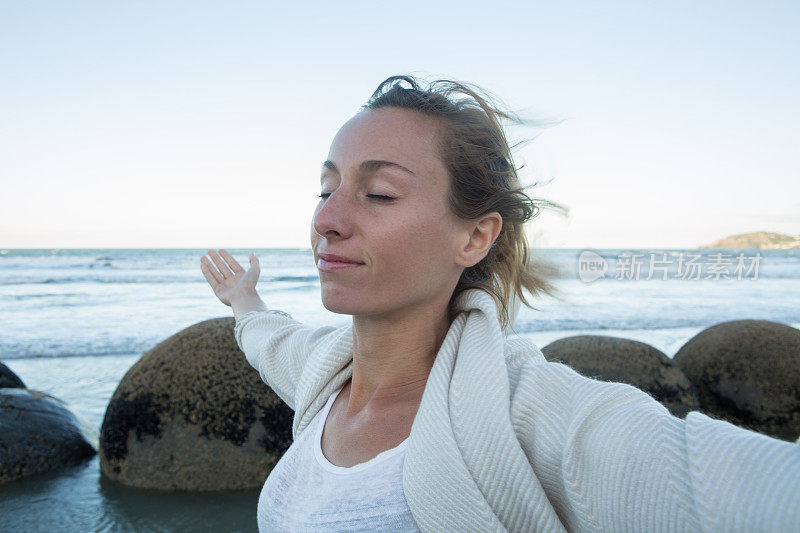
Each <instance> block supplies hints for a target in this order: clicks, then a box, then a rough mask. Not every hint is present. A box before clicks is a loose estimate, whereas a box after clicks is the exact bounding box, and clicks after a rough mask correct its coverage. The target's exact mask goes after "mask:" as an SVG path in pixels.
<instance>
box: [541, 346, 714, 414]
mask: <svg viewBox="0 0 800 533" xmlns="http://www.w3.org/2000/svg"><path fill="white" fill-rule="evenodd" d="M542 353H543V354H544V356H545V358H546V359H547V360H548V361H557V362H560V363H564V364H566V365H567V366H569V367H571V368H572V369H573V370H575V371H576V372H578V373H579V374H582V375H584V376H587V377H591V378H595V379H599V380H602V381H614V382H619V383H627V384H629V385H633V386H634V387H637V388H639V389H641V390H643V391H645V392H646V393H648V394H650V395H651V396H652V397H653V398H655V399H656V400H658V401H659V402H661V403H662V404H663V405H664V407H666V408H667V409H669V411H670V412H671V413H672V414H673V415H675V416H678V417H680V418H683V417H684V416H686V413H688V412H689V411H693V410H697V409H699V407H700V404H699V402H698V399H697V394H696V393H695V390H694V387H692V384H691V382H690V381H689V380H688V379H687V378H686V376H684V375H683V373H682V372H681V370H680V369H679V368H678V367H677V366H676V365H675V363H673V362H672V360H670V358H669V357H667V356H666V354H664V352H662V351H660V350H658V349H656V348H654V347H652V346H650V345H649V344H645V343H643V342H639V341H635V340H631V339H623V338H619V337H609V336H604V335H576V336H573V337H566V338H564V339H559V340H557V341H554V342H551V343H550V344H548V345H547V346H545V347H544V348H542Z"/></svg>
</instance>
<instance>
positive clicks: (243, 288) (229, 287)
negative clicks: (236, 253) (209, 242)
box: [200, 250, 261, 306]
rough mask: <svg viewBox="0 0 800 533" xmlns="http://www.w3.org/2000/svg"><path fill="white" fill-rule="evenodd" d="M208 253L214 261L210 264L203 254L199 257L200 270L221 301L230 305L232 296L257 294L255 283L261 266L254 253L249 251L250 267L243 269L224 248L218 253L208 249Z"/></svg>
mask: <svg viewBox="0 0 800 533" xmlns="http://www.w3.org/2000/svg"><path fill="white" fill-rule="evenodd" d="M208 255H209V256H210V257H211V260H212V261H214V263H213V264H212V262H211V261H209V259H208V258H207V257H206V256H205V255H204V256H202V257H201V258H200V270H202V271H203V275H204V276H205V277H206V281H208V284H209V285H211V288H212V289H213V290H214V294H215V295H216V296H217V298H219V300H220V301H221V302H222V303H224V304H225V305H227V306H230V305H231V300H232V299H233V298H236V297H239V296H248V295H256V296H257V295H258V293H257V292H256V283H257V282H258V276H259V275H260V274H261V267H260V266H259V264H258V258H257V257H256V254H255V253H253V252H250V268H248V269H247V270H245V269H243V268H242V267H241V265H239V263H237V262H236V259H234V258H233V257H232V256H231V254H229V253H228V252H227V251H226V250H220V251H219V254H217V252H215V251H214V250H209V251H208ZM220 255H221V256H222V257H220ZM223 259H224V260H223ZM215 265H216V266H215Z"/></svg>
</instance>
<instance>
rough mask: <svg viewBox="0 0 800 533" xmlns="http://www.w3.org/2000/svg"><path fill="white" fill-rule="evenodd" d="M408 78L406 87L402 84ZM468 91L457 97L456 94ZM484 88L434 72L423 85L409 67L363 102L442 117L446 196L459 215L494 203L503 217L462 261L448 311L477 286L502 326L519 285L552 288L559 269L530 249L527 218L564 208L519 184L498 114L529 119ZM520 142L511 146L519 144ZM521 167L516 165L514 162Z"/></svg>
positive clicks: (518, 296) (470, 215) (535, 291)
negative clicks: (467, 263)
mask: <svg viewBox="0 0 800 533" xmlns="http://www.w3.org/2000/svg"><path fill="white" fill-rule="evenodd" d="M401 82H406V83H408V84H409V85H410V88H405V87H402V86H401V85H400V83H401ZM459 96H461V97H466V98H460V99H456V98H454V97H459ZM496 100H497V99H496V97H492V96H491V95H489V93H488V92H487V91H485V90H482V89H480V88H479V87H477V86H475V85H473V84H470V83H466V82H457V81H452V80H435V81H433V82H431V83H430V84H429V85H428V87H427V88H426V89H422V88H421V87H420V85H419V83H418V81H417V79H416V78H415V77H413V76H410V75H398V76H391V77H389V78H387V79H386V80H384V81H383V82H381V83H380V85H379V86H378V88H377V89H376V90H375V92H374V93H373V94H372V96H371V97H370V99H369V100H368V102H367V103H366V104H364V105H363V106H362V108H363V109H378V108H381V107H399V108H403V109H412V110H416V111H419V112H422V113H425V114H427V115H429V116H434V117H438V118H439V119H440V123H441V125H442V131H441V134H440V145H441V146H440V153H441V154H442V160H443V161H444V163H445V165H446V167H447V169H448V173H449V175H450V178H451V179H450V187H449V191H448V204H449V206H450V209H451V211H452V212H453V213H454V214H455V215H456V216H458V217H460V218H462V219H465V220H475V219H477V218H479V217H481V216H483V215H485V214H486V213H490V212H493V211H497V212H498V213H499V214H500V216H501V217H502V219H503V225H502V228H501V230H500V234H499V235H498V236H497V239H495V241H494V243H492V246H491V248H490V249H489V252H488V253H487V255H486V257H484V258H483V259H482V260H481V261H479V262H478V263H477V264H475V265H473V266H471V267H469V268H465V269H464V271H463V272H462V274H461V277H460V278H459V280H458V284H457V285H456V288H455V290H454V291H453V295H452V296H451V298H450V304H449V305H448V311H447V312H448V318H449V319H450V320H451V321H452V319H453V318H455V316H456V315H457V314H458V311H457V310H456V309H455V307H454V305H453V303H454V300H455V298H456V297H457V296H458V294H459V293H461V292H463V291H465V290H467V289H470V288H475V289H479V290H482V291H485V292H487V293H488V294H489V295H491V296H492V297H493V298H494V300H495V302H496V304H497V308H498V316H499V319H500V324H501V327H502V329H504V330H507V329H510V328H511V326H512V325H513V321H514V315H515V313H516V308H518V306H519V304H518V302H517V300H521V301H522V303H524V304H525V305H526V306H527V307H529V308H531V309H536V310H538V309H537V308H536V307H534V306H533V305H531V304H530V303H529V302H528V300H526V298H525V295H524V294H523V289H527V290H528V291H529V292H530V293H531V294H532V295H533V296H534V297H536V296H539V295H542V294H548V295H551V296H555V297H558V296H557V293H558V290H557V289H556V287H555V285H554V284H553V282H552V281H551V280H552V279H553V278H554V277H556V276H558V275H559V274H560V271H559V270H558V268H557V267H556V265H555V264H553V263H550V262H547V261H545V260H542V259H541V258H536V257H534V255H533V253H532V252H531V250H530V248H529V245H528V240H527V238H526V235H525V231H524V226H525V224H526V223H527V222H528V221H530V220H533V219H534V218H536V217H537V216H538V215H539V214H540V212H541V211H542V210H543V209H554V210H556V211H558V212H559V213H561V214H567V213H568V211H569V210H568V208H566V207H564V206H562V205H560V204H557V203H554V202H550V201H548V200H542V199H538V198H530V197H529V196H528V195H527V194H526V193H525V192H524V191H525V189H527V188H530V187H535V186H537V185H539V183H538V182H534V183H533V184H531V185H528V186H525V187H521V186H520V181H519V176H518V174H517V171H518V170H519V169H517V168H516V167H515V165H514V160H513V156H512V148H511V147H510V146H509V144H508V141H507V139H506V134H505V131H504V129H503V126H502V124H501V122H500V121H501V119H507V120H511V121H513V122H515V123H518V124H527V123H529V122H530V121H527V120H524V119H522V118H520V117H519V116H518V115H516V114H514V113H512V112H511V111H504V110H502V109H501V107H500V106H499V105H497V104H496V103H495V101H496ZM519 144H522V143H518V144H517V145H515V148H516V147H517V146H519ZM520 168H521V167H520Z"/></svg>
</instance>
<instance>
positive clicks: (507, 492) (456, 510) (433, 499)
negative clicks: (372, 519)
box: [292, 289, 564, 531]
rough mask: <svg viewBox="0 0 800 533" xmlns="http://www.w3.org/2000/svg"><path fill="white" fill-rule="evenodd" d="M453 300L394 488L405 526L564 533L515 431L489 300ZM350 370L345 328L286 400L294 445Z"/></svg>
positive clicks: (475, 294) (476, 294) (470, 294)
mask: <svg viewBox="0 0 800 533" xmlns="http://www.w3.org/2000/svg"><path fill="white" fill-rule="evenodd" d="M455 303H456V306H457V307H456V308H457V309H458V310H460V311H464V312H462V313H459V314H458V315H457V316H456V317H455V319H454V320H453V322H452V323H451V325H450V329H449V330H448V332H447V335H446V336H445V339H444V341H443V343H442V346H441V347H440V349H439V352H438V353H437V355H436V359H435V360H434V364H433V367H432V368H431V372H430V374H429V376H428V381H427V383H426V385H425V390H424V392H423V395H422V400H421V401H420V405H419V409H418V411H417V414H416V416H415V418H414V422H413V424H412V426H411V433H410V435H409V439H408V445H407V448H406V457H405V462H404V466H403V489H404V493H405V497H406V501H407V502H408V505H409V507H410V509H411V512H412V514H413V516H414V519H415V520H416V522H417V524H418V525H419V527H420V529H422V530H423V531H436V530H439V531H440V530H442V529H446V530H448V531H476V530H477V531H504V530H505V527H504V525H503V524H515V527H516V526H519V525H521V526H522V527H520V529H521V530H524V531H545V530H546V531H563V530H564V529H563V526H562V524H561V522H560V521H559V520H558V516H557V515H556V513H555V510H554V509H553V507H552V505H551V504H550V502H549V500H548V499H547V496H546V494H545V492H544V490H543V488H542V486H541V484H540V482H539V480H538V478H537V477H536V475H535V473H534V471H533V467H532V466H531V462H530V461H529V460H528V458H527V456H526V455H525V452H524V450H523V449H522V447H521V445H520V443H519V441H518V440H517V437H516V434H515V432H514V426H513V423H512V420H511V414H510V404H511V397H510V390H509V380H508V372H507V369H506V361H505V335H504V333H503V331H501V329H500V323H499V320H498V315H497V307H496V305H495V302H494V299H493V298H492V297H491V296H490V295H489V294H488V293H486V292H484V291H481V290H479V289H468V290H466V291H464V292H462V293H460V294H459V295H458V296H457V298H456V301H455ZM530 346H531V353H532V354H534V353H535V352H537V351H538V350H537V349H536V347H535V346H534V345H533V344H532V343H531V344H530ZM352 373H353V331H352V324H350V325H348V326H344V327H342V328H339V329H338V330H336V331H335V332H334V333H333V334H331V335H330V338H329V340H328V341H327V342H323V343H321V345H320V346H318V347H317V349H316V350H314V352H312V354H310V356H309V360H308V362H307V364H306V366H305V368H304V371H303V374H302V375H301V377H300V381H299V383H298V386H297V390H296V395H295V398H296V406H297V411H296V412H295V417H294V421H293V427H292V433H293V437H294V438H296V437H297V435H298V434H299V433H300V432H301V431H302V430H303V429H305V427H307V426H308V424H309V423H310V422H311V420H312V419H313V418H314V415H316V414H317V412H318V411H319V410H320V409H321V408H322V406H323V405H324V404H325V402H326V401H327V400H328V398H329V397H330V395H331V394H332V393H333V392H334V391H335V390H337V389H338V388H339V387H341V386H342V385H343V384H344V383H345V382H346V381H347V380H348V379H349V378H350V376H351V375H352ZM531 494H534V497H533V498H530V496H528V497H527V498H519V495H531ZM520 500H524V501H520Z"/></svg>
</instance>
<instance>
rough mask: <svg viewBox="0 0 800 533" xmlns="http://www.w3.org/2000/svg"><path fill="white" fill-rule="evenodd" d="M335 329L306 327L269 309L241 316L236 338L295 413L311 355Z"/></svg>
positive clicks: (237, 325) (237, 320)
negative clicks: (296, 396) (301, 375)
mask: <svg viewBox="0 0 800 533" xmlns="http://www.w3.org/2000/svg"><path fill="white" fill-rule="evenodd" d="M335 330H336V328H335V327H333V326H322V327H320V328H313V327H310V326H306V325H305V324H302V323H301V322H298V321H297V320H295V319H294V318H292V317H291V315H289V314H288V313H286V312H284V311H279V310H277V309H270V310H266V311H250V312H247V313H245V314H244V315H242V316H240V317H238V318H237V319H236V326H235V327H234V337H235V338H236V343H237V344H238V345H239V349H241V350H242V351H243V352H244V355H245V357H246V358H247V361H248V362H249V363H250V364H251V365H252V366H253V368H255V369H256V370H258V373H259V374H260V375H261V379H263V380H264V382H265V383H266V384H267V385H269V386H270V388H271V389H272V390H273V391H275V393H276V394H277V395H278V396H280V397H281V399H282V400H283V401H284V402H286V405H288V406H289V407H290V408H291V409H292V410H296V407H295V397H294V393H295V390H296V388H297V383H298V381H299V380H300V374H301V373H302V371H303V367H304V366H305V364H306V361H307V360H308V356H309V355H310V354H311V352H312V351H314V349H315V348H316V347H317V346H318V345H319V343H320V342H322V341H323V340H325V338H326V336H327V335H328V334H329V333H331V332H333V331H335Z"/></svg>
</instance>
